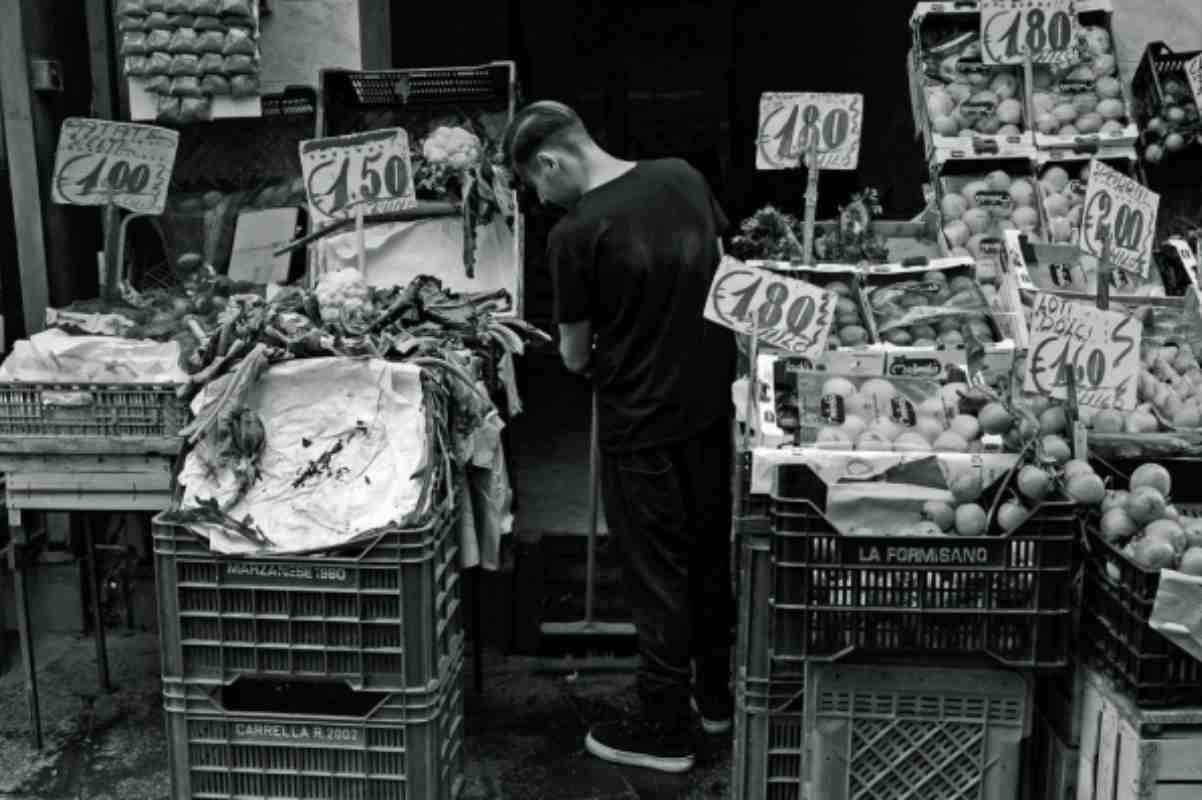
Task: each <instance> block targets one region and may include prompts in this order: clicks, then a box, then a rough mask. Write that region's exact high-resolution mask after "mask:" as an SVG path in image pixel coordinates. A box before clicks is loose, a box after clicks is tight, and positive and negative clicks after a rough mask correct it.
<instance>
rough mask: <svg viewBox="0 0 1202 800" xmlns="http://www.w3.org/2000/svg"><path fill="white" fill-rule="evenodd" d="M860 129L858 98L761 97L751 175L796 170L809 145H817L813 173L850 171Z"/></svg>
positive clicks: (812, 94)
mask: <svg viewBox="0 0 1202 800" xmlns="http://www.w3.org/2000/svg"><path fill="white" fill-rule="evenodd" d="M863 125H864V96H863V95H860V94H826V93H820V92H764V93H763V94H762V95H760V125H759V135H758V136H757V137H756V143H755V166H756V169H795V168H796V167H798V166H799V165H800V164H801V163H802V162H803V161H804V159H805V157H806V152H807V151H808V148H809V145H810V142H811V141H813V142H815V143H816V144H817V152H818V169H840V170H847V169H855V168H856V166H857V165H858V164H859V162H860V132H861V130H862V129H863Z"/></svg>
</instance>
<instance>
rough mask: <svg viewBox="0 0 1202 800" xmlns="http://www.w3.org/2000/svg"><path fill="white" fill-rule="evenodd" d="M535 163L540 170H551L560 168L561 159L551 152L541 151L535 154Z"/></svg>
mask: <svg viewBox="0 0 1202 800" xmlns="http://www.w3.org/2000/svg"><path fill="white" fill-rule="evenodd" d="M534 163H535V165H536V167H537V169H539V170H549V169H554V168H555V167H557V166H559V158H558V157H557V156H556V155H555V154H554V153H552V152H550V151H547V150H539V151H538V152H537V153H535V154H534Z"/></svg>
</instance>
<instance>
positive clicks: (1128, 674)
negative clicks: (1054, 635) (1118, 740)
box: [1081, 459, 1202, 707]
mask: <svg viewBox="0 0 1202 800" xmlns="http://www.w3.org/2000/svg"><path fill="white" fill-rule="evenodd" d="M1098 463H1099V468H1100V469H1102V470H1104V471H1107V472H1108V473H1109V474H1110V475H1111V476H1112V477H1114V478H1116V479H1117V480H1116V481H1115V482H1116V485H1118V486H1126V487H1128V489H1116V490H1114V491H1113V492H1112V493H1111V496H1109V497H1108V498H1107V501H1106V504H1105V505H1104V506H1103V516H1102V518H1101V522H1100V524H1099V525H1098V526H1097V527H1095V526H1090V529H1089V531H1088V535H1087V539H1086V548H1085V569H1084V585H1083V590H1082V602H1083V607H1082V613H1081V627H1082V634H1083V636H1082V638H1083V641H1084V642H1085V646H1086V653H1087V655H1089V656H1090V658H1091V660H1092V661H1093V662H1094V663H1096V664H1097V665H1099V666H1100V667H1102V668H1103V669H1105V670H1106V671H1107V672H1108V673H1110V674H1112V675H1114V676H1115V677H1116V678H1117V679H1118V681H1119V683H1120V685H1122V687H1123V688H1124V689H1125V690H1126V691H1127V692H1129V693H1130V695H1131V697H1132V698H1133V699H1134V701H1135V702H1136V703H1138V704H1139V705H1141V706H1148V707H1158V706H1174V705H1181V704H1188V703H1193V704H1202V661H1199V660H1198V659H1197V658H1195V657H1194V656H1193V655H1191V654H1190V653H1188V652H1186V651H1185V650H1183V649H1182V648H1181V647H1179V646H1178V645H1177V644H1176V643H1174V642H1173V641H1171V640H1170V639H1169V638H1168V637H1166V636H1164V635H1163V634H1161V633H1160V632H1159V631H1157V630H1155V629H1153V628H1152V627H1151V626H1150V625H1149V620H1150V619H1151V617H1152V609H1153V607H1154V606H1155V604H1156V595H1157V592H1158V591H1159V590H1160V583H1161V574H1160V570H1161V569H1162V568H1167V569H1177V570H1181V571H1183V572H1192V573H1193V574H1198V573H1199V572H1202V523H1199V521H1198V519H1197V517H1198V516H1202V503H1199V502H1198V499H1199V492H1198V489H1197V486H1196V481H1194V480H1193V479H1192V475H1193V472H1194V470H1195V467H1196V464H1195V462H1192V461H1181V460H1173V459H1163V460H1161V461H1160V462H1158V463H1148V464H1143V465H1138V466H1137V465H1132V464H1123V463H1121V462H1120V463H1115V462H1110V463H1105V462H1098ZM1128 476H1129V477H1128ZM1169 503H1171V504H1172V506H1171V507H1172V509H1173V510H1172V511H1170V510H1169V509H1170V506H1169Z"/></svg>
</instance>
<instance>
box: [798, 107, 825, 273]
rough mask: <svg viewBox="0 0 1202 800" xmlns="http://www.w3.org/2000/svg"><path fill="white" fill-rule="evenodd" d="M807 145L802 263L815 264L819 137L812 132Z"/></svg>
mask: <svg viewBox="0 0 1202 800" xmlns="http://www.w3.org/2000/svg"><path fill="white" fill-rule="evenodd" d="M808 138H809V142H807V143H806V169H807V170H808V171H809V174H808V175H807V176H806V221H805V243H804V244H803V245H802V254H801V255H802V263H803V264H809V265H813V264H814V217H815V215H816V214H817V213H818V173H819V172H821V171H822V170H820V169H819V168H818V135H817V133H816V132H815V131H811V132H810V135H809V137H808Z"/></svg>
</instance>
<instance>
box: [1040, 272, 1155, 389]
mask: <svg viewBox="0 0 1202 800" xmlns="http://www.w3.org/2000/svg"><path fill="white" fill-rule="evenodd" d="M1027 321H1028V325H1029V327H1030V347H1029V349H1028V350H1027V367H1026V373H1025V375H1024V377H1023V389H1024V390H1026V391H1027V392H1030V393H1033V394H1040V395H1044V396H1045V397H1055V398H1060V399H1062V400H1063V399H1067V398H1068V376H1069V375H1070V374H1072V375H1073V376H1074V378H1075V380H1076V384H1077V386H1076V390H1077V404H1078V405H1079V406H1085V407H1088V408H1092V409H1095V410H1098V411H1101V410H1103V409H1114V410H1116V411H1130V410H1131V409H1133V408H1135V405H1136V397H1135V394H1136V388H1137V386H1138V380H1137V378H1138V376H1139V367H1140V353H1139V347H1140V324H1139V323H1138V322H1137V321H1136V320H1135V318H1133V317H1131V316H1128V315H1126V314H1121V313H1119V312H1117V311H1102V310H1101V309H1098V308H1096V307H1094V306H1091V305H1088V304H1086V303H1078V302H1073V301H1071V300H1066V299H1064V298H1062V297H1058V296H1056V295H1053V294H1047V293H1045V292H1041V293H1039V294H1037V295H1036V296H1035V305H1034V307H1033V308H1032V310H1031V311H1030V312H1029V314H1028V316H1027Z"/></svg>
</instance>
